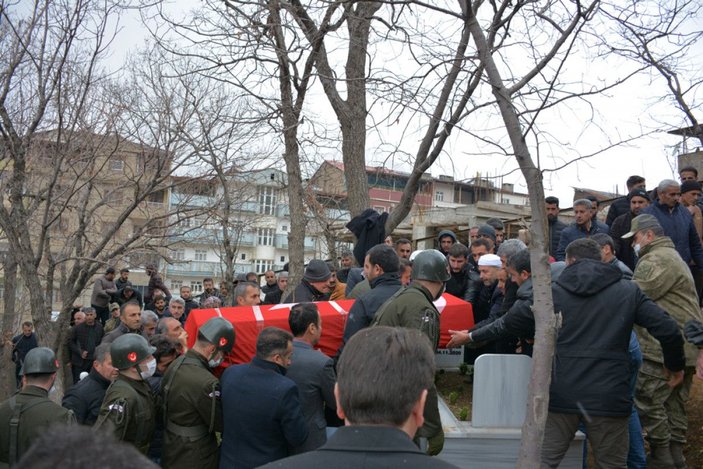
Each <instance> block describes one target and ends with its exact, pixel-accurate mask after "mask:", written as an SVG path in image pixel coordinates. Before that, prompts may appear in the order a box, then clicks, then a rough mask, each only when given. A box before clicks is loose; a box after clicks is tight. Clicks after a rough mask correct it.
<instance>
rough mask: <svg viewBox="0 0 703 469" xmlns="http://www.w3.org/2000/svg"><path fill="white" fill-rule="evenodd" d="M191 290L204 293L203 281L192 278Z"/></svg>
mask: <svg viewBox="0 0 703 469" xmlns="http://www.w3.org/2000/svg"><path fill="white" fill-rule="evenodd" d="M190 291H191V292H192V293H202V292H203V282H200V281H197V280H192V281H191V282H190Z"/></svg>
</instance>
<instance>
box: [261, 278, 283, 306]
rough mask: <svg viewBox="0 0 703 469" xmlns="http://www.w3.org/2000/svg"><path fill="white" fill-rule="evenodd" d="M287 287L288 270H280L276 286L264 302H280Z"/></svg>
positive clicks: (273, 303) (266, 303) (275, 303)
mask: <svg viewBox="0 0 703 469" xmlns="http://www.w3.org/2000/svg"><path fill="white" fill-rule="evenodd" d="M287 287H288V272H286V271H285V270H284V271H283V272H279V274H278V279H277V280H276V288H275V289H274V290H271V291H270V292H269V293H267V294H266V296H265V297H264V301H263V303H262V304H265V305H277V304H278V303H280V302H281V296H283V292H284V291H285V290H286V288H287Z"/></svg>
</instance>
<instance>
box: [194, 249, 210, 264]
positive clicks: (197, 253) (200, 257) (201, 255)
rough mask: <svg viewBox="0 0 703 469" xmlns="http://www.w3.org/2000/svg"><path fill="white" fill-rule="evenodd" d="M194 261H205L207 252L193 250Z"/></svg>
mask: <svg viewBox="0 0 703 469" xmlns="http://www.w3.org/2000/svg"><path fill="white" fill-rule="evenodd" d="M195 260H196V261H206V260H207V251H205V250H204V249H196V250H195Z"/></svg>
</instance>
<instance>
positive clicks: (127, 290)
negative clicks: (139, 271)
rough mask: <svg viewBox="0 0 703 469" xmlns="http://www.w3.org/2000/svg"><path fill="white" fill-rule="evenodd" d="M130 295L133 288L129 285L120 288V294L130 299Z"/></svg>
mask: <svg viewBox="0 0 703 469" xmlns="http://www.w3.org/2000/svg"><path fill="white" fill-rule="evenodd" d="M132 295H134V288H132V286H131V285H125V287H124V288H123V289H122V296H123V297H125V298H127V299H130V298H132Z"/></svg>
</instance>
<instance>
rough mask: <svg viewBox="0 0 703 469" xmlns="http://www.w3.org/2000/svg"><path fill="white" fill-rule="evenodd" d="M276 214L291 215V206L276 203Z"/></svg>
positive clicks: (281, 215) (281, 216) (279, 215)
mask: <svg viewBox="0 0 703 469" xmlns="http://www.w3.org/2000/svg"><path fill="white" fill-rule="evenodd" d="M276 216H277V217H278V218H283V217H290V207H289V206H288V205H287V204H278V205H276Z"/></svg>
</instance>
